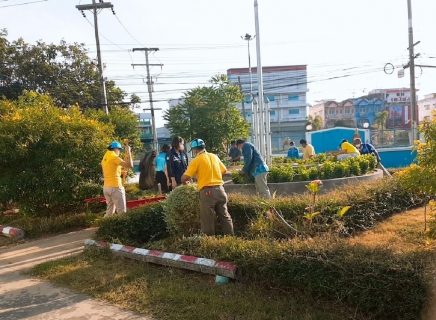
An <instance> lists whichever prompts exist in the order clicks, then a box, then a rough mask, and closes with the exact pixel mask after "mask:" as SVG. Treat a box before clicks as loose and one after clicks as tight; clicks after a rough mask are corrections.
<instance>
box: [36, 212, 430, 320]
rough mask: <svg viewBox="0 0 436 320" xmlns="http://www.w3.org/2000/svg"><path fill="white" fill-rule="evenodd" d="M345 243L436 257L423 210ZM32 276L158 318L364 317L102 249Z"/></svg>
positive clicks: (329, 304)
mask: <svg viewBox="0 0 436 320" xmlns="http://www.w3.org/2000/svg"><path fill="white" fill-rule="evenodd" d="M349 241H351V242H352V243H356V244H357V243H359V244H363V245H365V246H369V247H371V246H376V245H377V246H380V245H381V246H387V247H389V248H390V249H392V250H393V251H395V252H405V251H421V250H426V251H427V250H428V253H429V254H432V255H435V260H436V253H435V244H434V242H433V241H431V242H429V243H427V244H426V240H425V237H424V225H423V208H419V209H415V210H410V211H407V212H405V213H402V214H397V215H395V216H393V217H391V218H390V219H387V220H385V221H384V222H382V223H380V224H378V225H377V226H376V227H374V228H373V229H372V230H370V231H367V232H364V233H362V234H360V235H359V236H356V237H354V238H351V239H350V240H349ZM30 274H32V275H35V276H39V277H40V278H43V279H46V280H50V281H52V282H54V283H56V284H57V285H60V286H63V287H67V288H70V289H72V290H74V291H76V292H80V293H85V294H88V295H89V296H91V297H93V298H97V299H101V300H105V301H108V302H110V303H113V304H115V305H118V306H120V307H122V308H126V309H130V310H134V311H137V312H140V313H142V314H146V315H149V316H152V317H154V318H156V319H187V320H189V319H220V320H221V319H298V320H299V319H303V320H304V319H320V320H321V319H366V318H364V317H363V316H361V315H360V314H357V313H356V312H355V310H350V309H349V308H347V307H346V306H344V305H343V304H341V303H340V302H337V303H334V302H331V301H329V302H327V301H313V300H312V299H310V298H308V297H306V296H301V295H299V294H298V293H296V292H295V293H294V294H291V293H284V292H281V291H280V290H278V289H274V288H266V287H261V286H260V285H257V284H253V283H245V282H234V283H231V284H228V285H221V286H220V285H215V283H214V277H212V276H208V275H203V274H197V273H192V272H187V271H183V270H178V269H172V268H168V267H160V266H153V265H143V264H140V263H137V262H134V261H129V260H124V259H120V258H114V257H113V256H112V255H111V254H109V253H108V252H105V251H103V252H102V251H94V250H92V251H89V252H87V253H84V254H81V255H79V256H76V257H71V258H67V259H62V260H57V261H50V262H47V263H44V264H41V265H39V266H37V267H35V268H34V269H33V270H32V271H30ZM289 291H290V290H288V292H289Z"/></svg>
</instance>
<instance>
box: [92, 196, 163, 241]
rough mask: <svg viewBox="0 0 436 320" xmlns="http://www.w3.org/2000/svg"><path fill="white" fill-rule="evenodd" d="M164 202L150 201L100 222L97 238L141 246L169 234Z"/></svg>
mask: <svg viewBox="0 0 436 320" xmlns="http://www.w3.org/2000/svg"><path fill="white" fill-rule="evenodd" d="M166 227H167V225H166V222H165V214H164V203H163V202H157V203H150V204H146V205H144V206H140V207H136V208H133V209H130V210H129V211H128V212H127V213H124V214H117V215H114V216H111V217H107V218H104V219H102V220H100V222H99V229H98V230H97V231H96V234H95V236H96V238H97V239H99V240H103V241H108V242H116V243H122V244H124V245H132V246H140V245H142V244H144V243H147V242H149V241H155V240H160V239H162V238H164V237H166V236H167V231H166Z"/></svg>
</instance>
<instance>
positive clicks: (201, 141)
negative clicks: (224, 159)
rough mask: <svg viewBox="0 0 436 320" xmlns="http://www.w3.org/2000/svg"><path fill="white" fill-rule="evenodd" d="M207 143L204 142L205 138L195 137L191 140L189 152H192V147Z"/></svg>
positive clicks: (202, 145)
mask: <svg viewBox="0 0 436 320" xmlns="http://www.w3.org/2000/svg"><path fill="white" fill-rule="evenodd" d="M205 146H206V144H205V143H204V141H203V140H201V139H194V140H192V141H191V149H190V150H189V151H188V152H191V151H192V149H194V148H197V147H205Z"/></svg>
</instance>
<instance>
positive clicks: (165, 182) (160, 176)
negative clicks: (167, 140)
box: [154, 144, 171, 193]
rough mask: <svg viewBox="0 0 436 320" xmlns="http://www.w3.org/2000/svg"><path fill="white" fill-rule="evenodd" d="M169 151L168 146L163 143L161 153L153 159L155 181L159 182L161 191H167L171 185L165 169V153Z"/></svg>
mask: <svg viewBox="0 0 436 320" xmlns="http://www.w3.org/2000/svg"><path fill="white" fill-rule="evenodd" d="M168 151H170V146H169V145H168V144H164V145H163V146H162V149H161V153H159V155H158V156H157V157H156V158H155V159H154V164H155V165H156V183H160V187H161V190H162V192H163V193H167V192H169V191H171V190H170V187H171V180H170V179H169V177H168V170H167V153H168Z"/></svg>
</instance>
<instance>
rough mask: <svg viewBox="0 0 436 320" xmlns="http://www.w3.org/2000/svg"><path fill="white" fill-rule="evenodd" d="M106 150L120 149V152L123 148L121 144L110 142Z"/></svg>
mask: <svg viewBox="0 0 436 320" xmlns="http://www.w3.org/2000/svg"><path fill="white" fill-rule="evenodd" d="M108 149H120V150H122V149H123V148H122V146H121V143H119V142H118V141H112V142H111V143H110V144H109V147H108Z"/></svg>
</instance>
